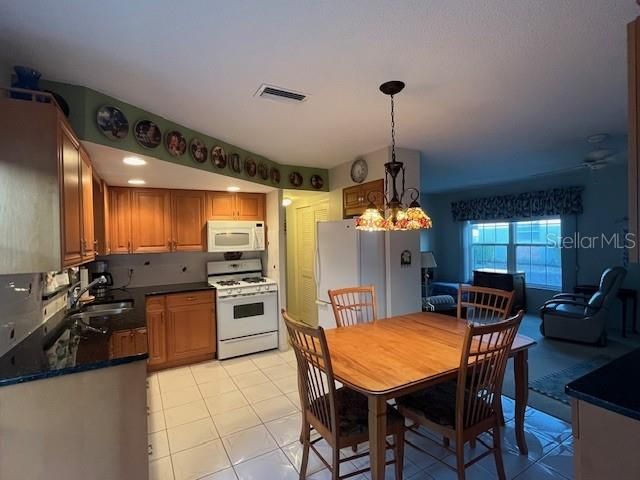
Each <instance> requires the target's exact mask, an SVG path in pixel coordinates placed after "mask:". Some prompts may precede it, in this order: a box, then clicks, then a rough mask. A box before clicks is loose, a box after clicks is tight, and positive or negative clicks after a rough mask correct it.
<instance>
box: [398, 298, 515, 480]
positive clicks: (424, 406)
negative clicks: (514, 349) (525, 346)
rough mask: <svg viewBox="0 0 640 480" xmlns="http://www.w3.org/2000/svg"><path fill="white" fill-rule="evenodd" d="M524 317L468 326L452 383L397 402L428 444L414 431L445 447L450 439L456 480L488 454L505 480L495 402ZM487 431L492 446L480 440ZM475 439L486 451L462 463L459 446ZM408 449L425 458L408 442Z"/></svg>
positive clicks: (438, 385) (411, 428) (461, 478)
mask: <svg viewBox="0 0 640 480" xmlns="http://www.w3.org/2000/svg"><path fill="white" fill-rule="evenodd" d="M523 315H524V312H523V311H522V310H521V311H519V312H518V314H517V315H515V316H513V317H511V318H509V319H507V320H503V321H501V322H497V323H492V324H489V325H476V324H472V323H470V324H467V327H466V332H465V337H464V343H463V348H462V355H461V358H460V368H459V371H458V378H457V380H456V381H450V382H443V383H440V384H437V385H435V386H433V387H431V388H428V389H426V390H422V391H420V392H417V393H415V394H410V395H407V396H405V397H401V398H399V399H397V403H398V410H399V412H400V413H401V414H402V415H403V416H404V417H406V418H408V419H410V420H411V421H413V422H414V424H413V425H412V426H411V427H408V428H409V430H411V431H413V432H415V433H416V434H417V435H419V436H421V437H424V438H427V439H429V440H431V438H430V437H428V436H425V435H424V434H423V433H422V432H420V431H419V430H418V428H419V426H424V427H426V428H427V429H429V430H432V431H433V432H436V433H438V434H440V435H442V436H443V437H444V438H446V439H447V440H448V441H447V443H446V444H445V445H446V446H449V443H450V442H449V441H450V440H451V439H453V440H455V455H456V466H457V472H458V479H459V480H464V479H465V470H466V468H467V467H469V466H471V465H473V464H474V463H476V462H477V461H479V460H480V459H482V458H484V457H486V456H487V455H490V454H492V453H493V455H494V459H495V463H496V470H497V472H498V478H499V479H500V480H504V479H505V478H506V477H505V472H504V465H503V463H502V450H501V444H500V418H499V414H500V411H501V409H500V402H501V396H502V383H503V381H504V371H505V367H506V365H507V360H508V358H509V353H510V351H511V346H512V344H513V341H514V339H515V338H516V335H517V332H518V327H519V326H520V321H521V320H522V316H523ZM489 431H491V434H492V437H493V441H492V444H491V445H489V444H488V443H486V442H485V441H484V440H483V438H482V437H481V436H480V435H481V434H482V433H485V432H489ZM476 440H477V441H478V442H479V443H481V444H482V445H483V446H484V447H485V448H486V451H484V452H483V453H482V454H480V455H478V456H476V457H475V458H473V459H471V460H470V461H469V462H466V463H465V459H464V445H465V443H467V442H470V443H471V442H475V441H476ZM407 444H409V445H411V446H412V447H414V448H416V449H418V450H420V451H422V452H424V453H426V454H428V455H430V454H429V452H427V451H425V450H423V449H422V448H420V447H418V446H417V445H415V444H413V443H411V442H410V441H408V440H407ZM442 463H444V464H445V465H447V466H448V467H449V468H452V469H454V468H453V467H451V466H450V465H448V464H447V463H446V462H442ZM454 470H455V469H454Z"/></svg>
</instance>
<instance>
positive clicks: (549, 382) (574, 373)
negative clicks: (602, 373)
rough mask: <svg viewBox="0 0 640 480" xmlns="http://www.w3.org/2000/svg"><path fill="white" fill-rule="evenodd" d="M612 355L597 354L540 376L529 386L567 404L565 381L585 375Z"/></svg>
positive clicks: (604, 363)
mask: <svg viewBox="0 0 640 480" xmlns="http://www.w3.org/2000/svg"><path fill="white" fill-rule="evenodd" d="M611 360H613V358H612V357H610V356H608V355H598V356H597V357H593V358H590V359H588V360H585V361H584V362H581V363H577V364H575V365H572V366H570V367H568V368H565V369H564V370H559V371H557V372H554V373H551V374H549V375H545V376H544V377H540V378H538V379H537V380H534V381H533V382H530V383H529V388H530V389H531V390H533V391H535V392H538V393H541V394H542V395H545V396H547V397H550V398H553V399H554V400H558V401H560V402H562V403H566V404H567V405H568V404H569V397H567V395H566V394H565V393H564V387H565V385H566V384H567V383H570V382H572V381H573V380H575V379H577V378H580V377H582V376H583V375H586V374H587V373H589V372H592V371H593V370H595V369H597V368H600V367H602V366H603V365H606V364H607V363H609V362H610V361H611Z"/></svg>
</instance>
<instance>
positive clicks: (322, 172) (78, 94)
mask: <svg viewBox="0 0 640 480" xmlns="http://www.w3.org/2000/svg"><path fill="white" fill-rule="evenodd" d="M41 88H43V89H47V90H52V91H54V92H56V93H58V94H60V95H62V97H64V99H65V100H66V101H67V103H68V104H69V109H70V114H69V121H70V122H71V125H72V126H73V128H74V130H75V132H76V134H77V135H78V136H79V137H80V138H81V139H82V140H86V141H89V142H93V143H98V144H100V145H106V146H108V147H113V148H118V149H121V150H125V151H128V152H132V153H137V154H140V155H148V156H151V157H155V158H158V159H160V160H164V161H166V162H171V163H176V164H178V165H185V166H188V167H192V168H198V169H200V170H206V171H209V172H213V173H217V174H220V175H226V176H228V177H233V178H241V179H242V180H247V181H250V182H254V183H259V184H262V185H269V186H272V187H279V188H288V189H298V190H312V191H317V190H316V189H314V188H312V187H311V183H310V182H311V180H310V179H311V175H319V176H320V177H322V179H323V180H324V185H323V188H322V189H320V190H319V191H329V172H328V170H326V169H323V168H310V167H302V166H295V165H282V164H279V163H276V162H274V161H272V160H269V159H268V158H265V157H263V156H262V155H258V154H255V153H253V152H249V151H247V150H244V149H242V148H240V147H237V146H235V145H231V144H229V143H226V142H223V141H221V140H218V139H216V138H213V137H210V136H208V135H205V134H203V133H200V132H196V131H195V130H191V129H189V128H186V127H183V126H182V125H178V124H177V123H174V122H172V121H170V120H167V119H166V118H163V117H161V116H159V115H154V114H153V113H151V112H147V111H146V110H142V109H141V108H138V107H136V106H134V105H130V104H128V103H125V102H122V101H120V100H117V99H115V98H113V97H110V96H108V95H105V94H103V93H100V92H97V91H95V90H92V89H90V88H87V87H81V86H77V85H70V84H66V83H59V82H51V81H42V82H41ZM103 105H111V106H114V107H117V108H119V109H120V110H122V112H123V113H124V114H125V115H126V117H127V120H128V121H129V134H128V135H127V137H126V138H124V139H121V140H111V139H109V138H107V137H106V136H105V135H103V134H102V132H101V131H100V130H99V129H98V125H97V123H96V113H97V111H98V109H99V108H100V107H101V106H103ZM138 120H151V121H153V122H155V123H156V124H157V125H158V126H159V127H160V130H162V133H163V143H162V144H161V145H159V146H158V147H156V148H154V149H147V148H143V147H141V146H140V145H139V144H138V143H137V142H136V140H135V137H134V135H133V126H134V125H135V123H136V122H137V121H138ZM171 130H177V131H179V132H181V133H182V134H183V135H184V137H185V138H186V140H187V145H188V144H189V142H191V139H192V138H194V137H197V138H199V139H200V140H201V141H202V142H204V143H205V145H206V146H207V148H208V149H209V156H210V152H211V149H212V148H213V147H214V146H216V145H220V146H221V147H223V148H224V150H225V152H226V153H227V157H229V156H230V154H232V153H237V154H239V155H240V158H241V160H242V163H243V165H244V161H245V160H246V159H247V158H249V157H251V158H253V159H254V160H255V161H256V164H259V163H260V162H264V163H265V164H266V165H267V167H268V168H269V170H270V169H271V167H272V166H274V167H276V168H278V169H279V170H280V183H279V184H276V183H273V182H271V180H270V179H267V180H262V179H261V178H260V177H259V175H257V174H256V176H255V177H250V176H249V175H247V173H246V171H244V169H243V171H242V172H241V173H236V172H234V171H233V170H231V168H229V165H228V164H227V167H225V168H218V167H216V166H215V165H213V163H211V161H210V160H209V161H207V162H205V163H198V162H196V161H195V160H193V159H192V158H191V155H190V154H189V149H188V148H187V151H186V153H185V154H184V155H182V156H180V157H174V156H172V155H170V154H169V152H168V151H167V150H166V148H165V146H164V134H165V133H166V132H169V131H171ZM293 171H297V172H299V173H300V174H301V175H302V177H303V183H302V185H301V186H300V187H297V188H296V187H294V186H293V185H292V184H291V183H290V182H289V174H290V173H291V172H293Z"/></svg>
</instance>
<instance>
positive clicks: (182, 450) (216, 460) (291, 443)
mask: <svg viewBox="0 0 640 480" xmlns="http://www.w3.org/2000/svg"><path fill="white" fill-rule="evenodd" d="M148 385H149V386H148V390H147V392H148V395H147V397H148V405H149V416H148V430H149V444H150V445H151V446H150V453H149V462H150V463H149V472H150V473H149V478H150V479H151V480H200V479H202V480H271V479H284V480H287V479H297V478H298V475H299V474H298V470H297V469H298V468H299V465H300V460H301V457H302V447H301V445H300V443H299V441H298V435H299V432H300V411H299V408H300V407H299V406H300V402H299V399H298V392H297V380H296V366H295V358H294V356H293V353H292V352H291V351H289V352H285V353H281V352H277V351H274V352H268V353H262V354H257V355H252V356H249V357H243V358H239V359H232V360H226V361H223V362H219V361H211V362H206V363H202V364H198V365H192V366H190V367H183V368H177V369H173V370H167V371H163V372H159V373H157V374H153V375H150V376H149V382H148ZM504 404H505V418H506V419H507V425H506V426H505V428H504V429H503V439H504V440H503V451H504V462H505V469H506V471H507V478H509V479H518V480H533V479H535V480H546V479H571V478H572V477H573V467H572V456H573V447H572V439H571V428H570V426H569V425H568V424H567V423H565V422H563V421H561V420H558V419H556V418H554V417H551V416H549V415H546V414H544V413H542V412H539V411H537V410H534V409H529V410H528V411H527V421H526V430H527V432H526V435H527V442H528V445H529V454H528V455H527V456H523V455H519V454H518V450H517V446H516V443H515V434H514V430H513V402H512V401H511V400H510V399H508V398H505V400H504ZM408 435H411V434H408ZM414 442H417V443H419V444H422V445H424V446H425V447H426V448H428V449H429V451H430V452H432V453H433V454H435V455H437V456H439V457H440V458H443V459H444V460H445V461H447V462H448V463H449V464H455V461H454V458H453V456H452V455H451V454H450V453H449V452H447V451H446V450H444V449H443V448H441V447H439V446H438V445H435V444H433V443H430V442H426V441H424V440H422V439H419V438H415V439H414ZM319 445H320V449H321V451H322V452H323V454H324V456H325V458H327V459H329V458H331V457H330V452H331V451H330V449H329V447H328V445H326V444H324V445H323V444H322V443H320V444H319ZM469 453H472V452H469ZM452 462H453V463H452ZM367 463H368V457H365V458H361V459H358V460H357V461H356V462H355V464H354V463H351V462H347V463H346V464H343V466H342V469H341V473H343V474H344V473H347V472H349V471H354V470H357V469H359V468H362V466H363V465H366V464H367ZM387 473H388V475H387V478H389V479H393V478H394V476H393V471H392V470H391V469H388V470H387ZM307 478H308V479H309V480H326V479H329V478H331V477H330V474H329V472H328V470H327V469H325V468H324V466H323V465H322V463H321V462H320V461H319V460H318V459H317V458H314V455H313V454H311V456H310V459H309V468H308V470H307ZM352 478H355V480H365V479H368V478H369V475H368V474H367V475H360V476H359V477H352ZM404 478H405V479H407V480H419V479H425V480H430V479H443V480H446V479H450V478H451V479H454V478H456V477H455V474H454V472H453V471H451V470H449V469H447V468H446V467H444V466H443V465H441V464H439V463H438V462H436V461H435V460H434V459H432V458H431V457H429V456H427V455H424V454H423V453H420V452H418V451H417V450H414V449H412V448H411V447H407V448H406V450H405V471H404ZM467 478H468V479H470V480H475V479H478V480H484V479H495V478H497V476H496V472H495V468H494V464H493V458H492V457H488V458H485V459H483V460H481V461H480V462H478V464H476V465H474V466H472V467H471V468H470V469H469V470H467Z"/></svg>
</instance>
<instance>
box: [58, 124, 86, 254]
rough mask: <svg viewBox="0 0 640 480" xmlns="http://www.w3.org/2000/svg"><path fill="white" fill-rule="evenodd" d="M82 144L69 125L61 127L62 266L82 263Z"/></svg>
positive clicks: (61, 125)
mask: <svg viewBox="0 0 640 480" xmlns="http://www.w3.org/2000/svg"><path fill="white" fill-rule="evenodd" d="M78 148H79V144H78V142H77V140H76V139H75V138H74V136H73V135H72V133H71V132H70V131H69V130H68V129H67V128H66V126H65V125H64V124H63V123H61V124H60V156H61V158H60V166H61V169H60V170H61V173H62V178H61V179H60V183H61V188H60V194H61V196H62V202H61V206H62V212H61V217H62V264H63V266H65V267H67V266H71V265H77V264H79V263H81V262H82V213H81V212H82V205H81V182H80V155H79V152H78Z"/></svg>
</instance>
